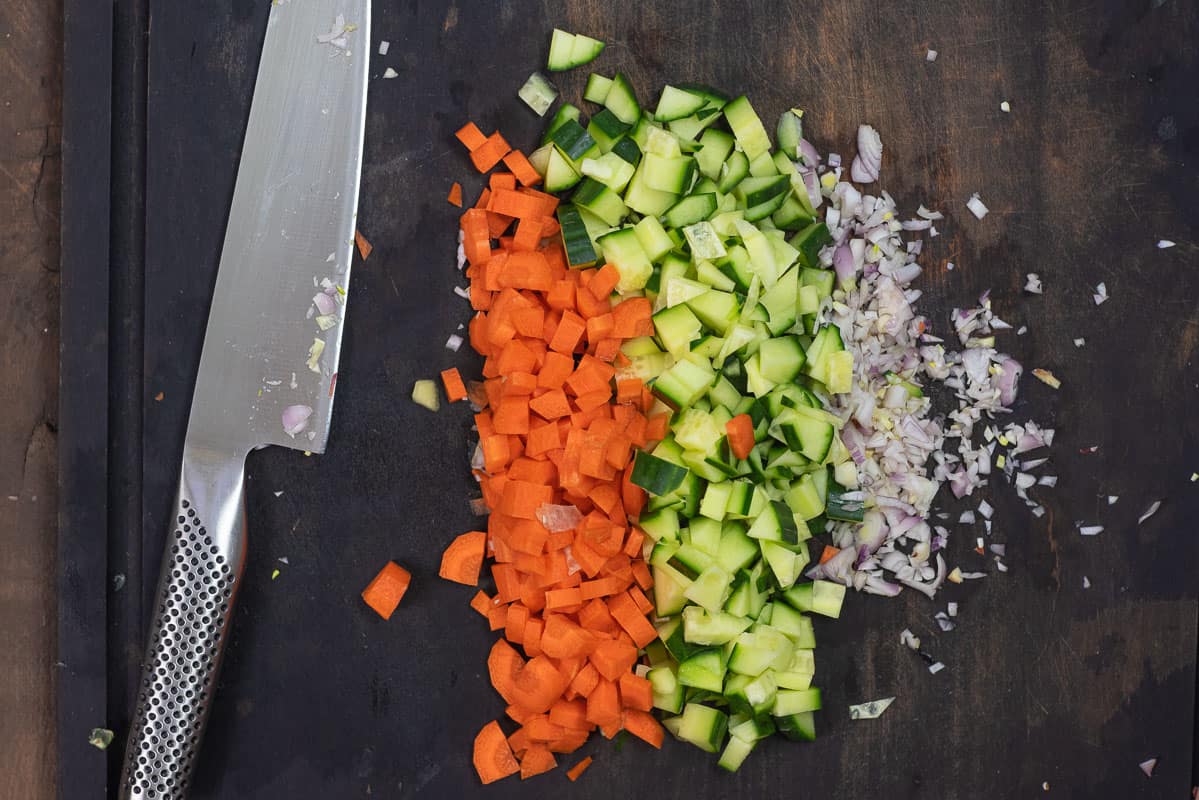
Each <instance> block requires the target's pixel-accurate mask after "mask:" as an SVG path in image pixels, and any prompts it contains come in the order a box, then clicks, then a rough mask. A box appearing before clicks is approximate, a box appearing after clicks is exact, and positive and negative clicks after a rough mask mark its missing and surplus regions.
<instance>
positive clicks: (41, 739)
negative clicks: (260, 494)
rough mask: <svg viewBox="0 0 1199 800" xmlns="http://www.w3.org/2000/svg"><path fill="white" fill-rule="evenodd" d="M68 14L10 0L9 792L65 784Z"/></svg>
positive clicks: (0, 358)
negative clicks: (60, 447) (60, 505)
mask: <svg viewBox="0 0 1199 800" xmlns="http://www.w3.org/2000/svg"><path fill="white" fill-rule="evenodd" d="M61 22H62V20H61V12H60V10H59V8H58V4H57V3H46V2H41V0H10V2H6V3H4V4H3V5H2V6H0V32H2V35H3V39H2V40H0V85H2V86H3V87H4V88H3V90H0V97H2V98H3V106H4V108H3V111H2V112H0V330H2V331H3V332H4V333H3V334H2V335H0V339H2V340H3V342H4V346H3V348H0V373H2V374H3V375H4V376H5V379H4V380H3V381H0V408H3V409H4V413H3V414H0V554H2V557H0V642H3V646H0V676H3V678H2V679H0V742H4V746H3V747H0V797H29V798H49V797H52V796H53V795H54V790H55V772H54V766H55V763H54V745H55V739H54V727H55V725H54V705H53V672H54V666H53V664H54V641H55V630H56V624H55V623H56V607H55V596H54V579H53V578H54V548H55V515H56V512H57V508H56V500H57V493H56V480H57V474H56V444H57V443H56V430H57V424H56V417H57V377H58V372H57V371H58V352H57V350H58V320H57V312H58V272H59V266H58V254H59V251H58V224H59V219H58V213H59V85H60V78H59V57H60V44H59V43H60V41H61ZM82 735H83V736H85V737H86V735H87V733H86V732H84V733H83V734H82Z"/></svg>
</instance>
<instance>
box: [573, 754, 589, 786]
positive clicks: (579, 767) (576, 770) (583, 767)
mask: <svg viewBox="0 0 1199 800" xmlns="http://www.w3.org/2000/svg"><path fill="white" fill-rule="evenodd" d="M593 760H594V759H592V757H591V756H587V757H586V758H584V759H583V760H582V761H580V762H579V763H578V764H575V765H574V766H573V767H571V768H570V769H568V770H566V777H568V778H570V781H571V783H574V782H575V781H577V780H578V779H579V778H580V777H581V776H582V775H583V773H584V772H586V771H587V768H588V767H590V766H591V762H592V761H593Z"/></svg>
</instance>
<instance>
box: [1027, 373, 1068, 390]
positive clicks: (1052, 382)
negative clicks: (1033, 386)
mask: <svg viewBox="0 0 1199 800" xmlns="http://www.w3.org/2000/svg"><path fill="white" fill-rule="evenodd" d="M1032 374H1033V376H1034V377H1035V378H1036V379H1037V380H1039V381H1040V382H1041V383H1043V384H1045V385H1046V386H1048V387H1049V388H1051V389H1060V388H1062V382H1061V381H1059V380H1058V379H1057V376H1056V375H1054V374H1053V373H1052V372H1050V371H1049V370H1047V369H1034V370H1033V371H1032Z"/></svg>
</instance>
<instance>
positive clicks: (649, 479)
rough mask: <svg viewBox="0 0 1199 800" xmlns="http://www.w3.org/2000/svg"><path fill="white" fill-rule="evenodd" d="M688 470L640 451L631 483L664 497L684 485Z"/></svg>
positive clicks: (634, 464)
mask: <svg viewBox="0 0 1199 800" xmlns="http://www.w3.org/2000/svg"><path fill="white" fill-rule="evenodd" d="M686 476H687V469H686V468H685V467H680V466H678V465H677V464H671V463H670V462H669V461H665V460H663V459H661V458H658V457H656V456H654V455H651V454H650V453H647V452H645V451H644V450H640V451H638V452H637V456H636V458H635V460H634V461H633V472H632V474H631V475H630V476H629V481H630V482H631V483H633V484H635V485H637V486H640V487H641V488H642V489H645V490H646V491H647V492H649V493H650V494H657V495H663V494H668V493H669V492H673V491H674V490H675V489H677V488H679V486H681V485H682V483H683V479H684V478H685V477H686Z"/></svg>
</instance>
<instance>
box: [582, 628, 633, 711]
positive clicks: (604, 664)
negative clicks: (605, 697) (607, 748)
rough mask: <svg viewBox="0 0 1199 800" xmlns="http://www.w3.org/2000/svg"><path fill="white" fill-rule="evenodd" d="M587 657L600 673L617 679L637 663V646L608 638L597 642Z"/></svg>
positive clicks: (609, 678)
mask: <svg viewBox="0 0 1199 800" xmlns="http://www.w3.org/2000/svg"><path fill="white" fill-rule="evenodd" d="M589 658H590V659H591V663H592V664H594V665H595V668H596V669H597V670H599V674H600V675H602V676H604V677H605V678H606V679H608V680H610V681H617V680H619V679H620V676H621V675H622V674H623V673H625V672H628V671H629V670H631V669H632V668H633V665H634V664H636V663H637V648H636V647H632V646H631V645H626V644H624V643H623V642H621V641H619V640H616V639H609V640H606V641H603V642H600V643H599V644H597V645H596V646H595V649H594V650H593V651H592V653H591V655H590V656H589ZM597 724H598V723H597Z"/></svg>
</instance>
